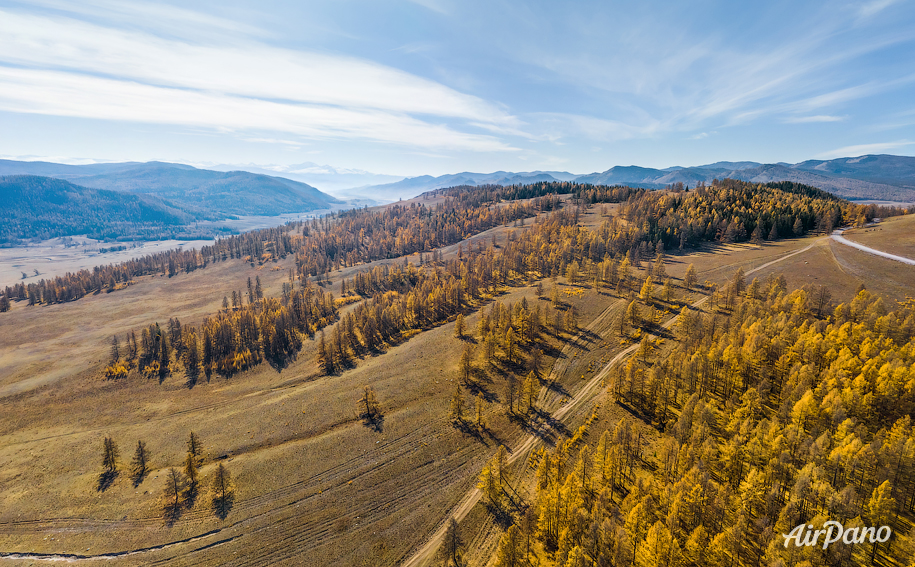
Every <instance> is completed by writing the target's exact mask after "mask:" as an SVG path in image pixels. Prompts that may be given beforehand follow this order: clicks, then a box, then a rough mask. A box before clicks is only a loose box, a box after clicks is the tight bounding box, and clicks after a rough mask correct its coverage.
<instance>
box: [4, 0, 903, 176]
mask: <svg viewBox="0 0 915 567" xmlns="http://www.w3.org/2000/svg"><path fill="white" fill-rule="evenodd" d="M866 153H894V154H901V155H915V2H913V0H871V1H867V2H843V1H841V0H838V1H831V2H798V1H792V2H781V1H775V2H733V1H728V2H725V1H722V2H714V1H702V0H700V1H694V2H688V3H687V2H655V1H650V0H649V1H642V2H638V3H634V2H607V1H599V2H588V1H577V2H555V1H552V2H521V1H498V0H487V1H477V0H460V1H458V0H412V1H408V0H403V1H395V0H391V1H380V0H368V1H361V0H310V1H306V2H288V1H286V2H284V1H275V0H274V1H270V0H261V1H258V2H245V1H234V2H225V1H219V2H215V1H214V2H194V1H189V2H181V3H180V5H179V4H177V3H176V4H169V3H131V2H126V1H123V0H116V1H115V0H83V1H80V2H63V1H59V0H38V1H35V2H10V1H2V0H0V157H5V158H12V159H23V158H27V159H34V158H37V157H41V158H47V159H52V160H57V161H67V162H79V161H80V160H102V161H109V160H114V161H122V160H136V161H146V160H153V159H158V160H166V161H180V162H185V163H194V164H216V163H236V164H243V163H254V164H287V165H288V164H296V163H302V162H316V163H320V164H329V165H332V166H335V167H338V168H351V169H362V170H368V171H373V172H377V173H386V174H395V175H419V174H427V173H428V174H436V175H437V174H442V173H451V172H458V171H465V170H470V171H494V170H500V169H501V170H511V171H530V170H537V169H541V170H553V169H555V170H566V171H571V172H575V173H588V172H592V171H603V170H605V169H607V168H609V167H611V166H613V165H630V164H637V165H643V166H650V167H667V166H671V165H684V166H686V165H699V164H703V163H709V162H714V161H719V160H753V161H760V162H776V161H786V162H797V161H801V160H805V159H811V158H820V159H828V158H833V157H841V156H853V155H861V154H866Z"/></svg>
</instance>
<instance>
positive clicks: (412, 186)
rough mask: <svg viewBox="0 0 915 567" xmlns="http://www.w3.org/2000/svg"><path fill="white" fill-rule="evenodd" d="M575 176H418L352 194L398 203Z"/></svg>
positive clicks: (549, 173)
mask: <svg viewBox="0 0 915 567" xmlns="http://www.w3.org/2000/svg"><path fill="white" fill-rule="evenodd" d="M576 177H577V176H576V175H575V174H573V173H569V172H567V171H528V172H520V173H514V172H510V171H495V172H493V173H472V172H468V171H465V172H462V173H452V174H447V175H440V176H438V177H432V176H431V175H420V176H418V177H407V178H406V179H403V180H401V181H397V182H394V183H385V184H382V185H372V186H369V187H359V188H356V189H352V190H351V191H359V192H361V193H362V194H364V195H366V196H372V195H374V196H376V197H377V198H380V199H388V200H397V199H409V198H411V197H415V196H416V195H419V194H420V193H424V192H426V191H431V190H433V189H442V188H445V187H454V186H456V185H473V186H478V185H517V184H525V183H537V182H539V181H571V180H573V179H575V178H576Z"/></svg>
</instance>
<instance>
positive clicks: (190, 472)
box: [184, 452, 200, 497]
mask: <svg viewBox="0 0 915 567" xmlns="http://www.w3.org/2000/svg"><path fill="white" fill-rule="evenodd" d="M184 476H185V478H187V492H188V494H189V495H191V497H193V495H195V494H196V493H197V483H198V477H199V476H200V473H199V471H198V467H197V459H196V458H195V457H194V455H193V454H191V453H190V452H188V454H187V456H186V457H185V459H184Z"/></svg>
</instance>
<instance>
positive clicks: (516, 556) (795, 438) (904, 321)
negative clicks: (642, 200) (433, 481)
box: [481, 274, 915, 567]
mask: <svg viewBox="0 0 915 567" xmlns="http://www.w3.org/2000/svg"><path fill="white" fill-rule="evenodd" d="M729 287H731V288H733V291H734V293H735V294H739V300H738V301H736V303H735V304H734V305H733V307H732V308H730V309H729V308H726V307H724V306H719V308H718V309H713V310H711V311H710V312H708V313H706V314H704V315H702V314H700V313H692V312H690V311H688V310H687V309H684V313H683V315H681V317H680V319H679V323H678V329H677V335H678V339H679V340H678V341H677V343H676V345H675V346H674V347H673V348H668V349H657V352H655V350H656V349H653V348H650V347H649V348H647V349H640V351H639V352H640V354H639V356H635V357H632V358H631V359H630V360H629V361H628V362H627V363H626V364H625V365H624V366H622V367H619V368H617V371H616V372H615V374H614V375H613V378H612V380H611V383H610V384H608V386H609V389H610V392H611V395H612V396H613V397H614V398H615V399H616V400H617V401H618V402H619V403H621V404H623V405H624V406H625V407H629V408H632V411H633V412H634V413H635V414H636V417H637V418H638V419H639V420H640V421H641V422H642V423H643V424H648V425H650V426H651V427H653V428H655V429H656V430H657V431H658V432H659V434H660V438H659V440H657V441H655V442H652V443H650V444H649V442H648V440H647V436H644V437H643V435H642V434H641V433H640V432H637V431H636V430H637V428H636V427H635V426H634V424H633V421H632V420H629V421H627V420H623V421H621V422H619V423H617V424H616V425H615V426H614V427H612V428H611V429H608V430H605V431H603V432H600V431H593V432H590V433H591V435H590V439H591V441H592V443H593V445H590V446H589V445H587V444H584V442H582V441H579V443H577V444H575V443H573V442H572V440H569V441H568V442H566V443H560V444H559V445H557V446H556V447H555V449H554V450H552V451H541V452H540V453H538V454H535V456H534V457H535V458H533V459H532V465H533V466H534V467H536V492H535V495H534V498H533V501H532V502H530V503H529V504H530V506H529V507H528V508H526V512H524V511H523V510H525V508H524V506H519V507H518V510H519V511H518V512H516V513H515V514H516V516H515V517H516V521H517V524H518V527H515V526H512V527H511V528H509V529H508V530H507V532H506V534H505V535H504V536H503V538H502V541H501V543H500V549H499V557H498V561H497V563H496V564H497V565H499V566H505V565H528V564H534V563H531V561H532V560H534V557H535V555H536V556H537V557H538V559H536V560H535V561H536V564H539V565H557V566H575V567H578V566H585V565H645V566H649V565H697V566H706V565H708V566H718V565H771V566H787V565H811V566H813V565H841V564H848V562H849V561H851V560H852V556H853V554H857V555H856V558H855V563H858V564H860V563H866V564H873V562H874V561H875V560H878V561H881V562H884V561H886V560H887V559H889V558H893V559H892V560H893V561H897V562H898V561H901V563H897V564H902V565H909V564H910V563H908V561H910V559H911V557H912V552H913V547H912V544H913V542H912V541H911V540H910V539H909V538H907V537H905V533H906V532H908V531H909V528H908V526H909V521H908V519H907V518H909V517H910V513H911V512H912V511H913V506H915V427H913V426H915V424H913V423H912V419H911V413H912V411H913V410H915V374H913V369H915V350H913V345H915V342H913V341H912V339H913V338H915V306H913V304H912V303H911V302H909V303H906V304H903V305H900V306H898V307H897V308H895V309H892V308H890V307H888V306H886V305H885V304H884V302H883V300H882V299H880V298H878V297H876V296H874V295H871V294H870V293H868V292H867V291H866V290H862V291H861V292H860V293H859V294H858V295H857V297H855V298H854V300H852V301H851V302H849V303H843V304H841V305H839V306H837V307H836V308H835V309H831V310H823V305H822V303H820V302H819V301H818V300H817V297H816V290H814V293H810V292H809V291H808V290H794V291H791V292H788V291H787V290H786V289H785V285H784V280H783V279H781V278H769V279H768V280H767V281H765V282H759V281H756V280H754V281H753V282H751V283H750V284H749V285H746V282H744V281H743V278H742V275H741V274H737V275H736V276H735V278H734V280H733V281H732V283H731V284H730V285H729ZM485 476H486V472H485V471H484V477H485ZM481 478H483V477H481ZM506 490H507V489H505V488H503V487H500V486H495V487H493V490H492V502H493V505H494V506H496V507H502V508H505V509H506V510H508V509H510V507H509V505H508V504H509V503H508V500H507V499H506V498H505V496H504V492H505V491H506ZM828 520H832V521H837V522H840V523H841V524H843V526H844V527H845V529H846V530H854V532H853V534H852V536H849V539H850V540H854V541H856V542H861V543H862V545H858V546H855V545H846V544H843V543H841V542H839V543H835V544H834V545H830V546H828V547H825V548H824V546H821V545H819V544H818V545H810V546H799V545H795V544H794V543H793V542H792V543H791V544H790V545H788V546H786V545H784V544H785V542H786V539H785V538H784V537H783V536H782V534H785V535H788V534H789V533H790V532H792V530H794V529H795V527H796V526H799V525H800V526H802V528H803V527H804V526H803V525H804V524H807V525H810V526H812V527H811V528H810V529H809V530H807V531H808V532H812V531H813V529H814V528H817V529H818V528H820V526H822V525H823V524H824V522H826V521H828ZM880 526H889V527H890V528H891V529H892V530H893V532H894V534H893V538H892V539H891V540H890V541H888V542H884V543H881V542H879V541H878V542H876V543H872V542H874V538H873V537H871V532H865V531H864V528H865V527H876V528H879V527H880ZM855 528H857V529H855ZM899 532H902V533H901V534H900V533H899ZM821 533H825V532H821ZM847 533H851V532H847ZM865 534H867V537H866V538H865ZM802 535H805V536H809V535H810V533H807V534H802ZM802 539H803V538H802ZM823 540H825V536H822V539H820V542H822V541H823ZM532 542H533V544H532ZM846 543H848V542H846ZM864 544H866V545H864ZM544 551H549V552H550V553H549V554H546V555H545V554H544V553H543V552H544Z"/></svg>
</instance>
